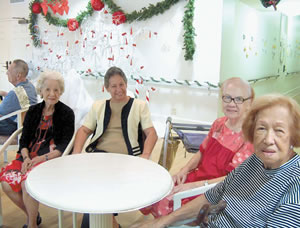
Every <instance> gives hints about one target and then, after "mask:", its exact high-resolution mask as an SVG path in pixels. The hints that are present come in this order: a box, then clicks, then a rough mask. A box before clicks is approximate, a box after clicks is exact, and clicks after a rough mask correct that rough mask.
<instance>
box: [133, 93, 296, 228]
mask: <svg viewBox="0 0 300 228" xmlns="http://www.w3.org/2000/svg"><path fill="white" fill-rule="evenodd" d="M243 132H244V135H245V138H246V139H247V140H249V141H250V142H252V143H253V145H254V149H255V152H254V154H253V155H252V156H251V157H250V158H248V159H247V160H246V161H245V162H244V163H243V164H241V165H240V166H239V167H238V168H236V169H235V170H233V171H232V172H231V173H230V174H229V175H228V176H227V177H226V179H225V180H224V181H223V182H221V183H219V184H218V185H217V186H215V187H214V188H213V189H211V190H209V191H207V192H206V193H205V194H204V195H202V196H200V197H198V198H196V199H195V200H192V201H191V202H190V203H188V204H186V205H184V206H183V207H182V208H180V209H179V210H176V211H175V212H173V213H171V214H170V215H168V216H165V217H161V218H160V219H157V220H154V221H151V222H148V223H146V224H136V225H134V226H132V228H134V227H139V228H146V227H147V228H148V227H155V228H162V227H167V226H168V225H170V224H172V223H174V222H176V221H179V220H184V219H188V218H193V217H196V215H197V214H198V212H199V210H200V208H201V207H202V206H203V205H204V204H217V203H219V202H220V201H221V200H224V201H226V202H227V207H226V208H225V210H224V211H223V212H221V213H219V214H218V215H216V216H213V217H210V218H209V220H208V226H209V227H299V224H300V197H299V196H300V156H299V155H297V154H296V153H295V151H294V150H293V148H294V147H299V146H300V107H299V105H298V104H297V103H296V102H295V101H294V100H292V99H291V98H288V97H285V96H282V95H266V96H262V97H260V98H257V99H256V100H255V101H254V103H253V105H252V109H251V111H250V112H249V114H248V115H247V117H246V119H245V122H244V124H243Z"/></svg>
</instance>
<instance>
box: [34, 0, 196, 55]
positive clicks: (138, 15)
mask: <svg viewBox="0 0 300 228" xmlns="http://www.w3.org/2000/svg"><path fill="white" fill-rule="evenodd" d="M179 1H180V0H164V1H162V2H158V3H156V5H153V4H150V5H149V6H148V7H147V8H145V7H144V8H142V9H141V10H140V11H136V10H135V11H133V12H132V13H125V16H126V22H128V23H132V22H134V21H143V20H147V19H149V18H152V17H153V16H155V15H158V14H163V13H164V12H165V11H166V10H168V9H170V8H171V6H173V5H175V4H176V3H177V2H179ZM35 2H40V0H33V1H32V2H31V3H30V4H29V10H30V12H31V13H30V15H29V23H30V24H29V29H30V34H31V36H32V39H33V44H34V46H35V47H39V46H41V44H40V40H39V32H38V29H37V28H35V27H34V26H35V25H36V24H37V15H36V14H34V13H32V4H33V3H35ZM102 2H103V3H104V4H105V5H106V6H107V7H108V8H109V9H110V11H111V13H114V12H117V11H122V12H123V10H122V9H121V8H120V7H119V6H117V5H116V4H115V3H114V2H113V0H102ZM185 8H186V10H185V14H184V19H183V24H184V30H185V32H184V49H185V51H186V53H185V55H184V57H185V60H193V55H194V53H195V43H194V36H195V32H194V30H195V29H194V27H193V16H194V0H188V3H187V5H186V6H185ZM93 12H94V10H93V8H92V6H91V3H90V2H89V3H88V5H87V7H86V10H85V11H82V12H80V14H79V15H77V17H76V20H77V21H78V24H79V25H80V24H81V22H82V21H83V19H84V18H86V17H87V16H91V15H92V14H93ZM42 15H43V16H44V18H45V20H46V21H47V22H48V23H49V24H51V25H55V26H63V27H67V22H68V20H67V19H60V18H58V17H55V16H53V15H52V14H51V13H47V15H44V14H43V12H42Z"/></svg>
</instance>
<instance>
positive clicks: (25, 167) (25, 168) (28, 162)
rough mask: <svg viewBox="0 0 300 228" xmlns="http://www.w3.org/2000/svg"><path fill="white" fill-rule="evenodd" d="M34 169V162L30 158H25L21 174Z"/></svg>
mask: <svg viewBox="0 0 300 228" xmlns="http://www.w3.org/2000/svg"><path fill="white" fill-rule="evenodd" d="M31 167H32V160H31V159H30V158H28V157H27V158H25V160H24V161H23V164H22V168H21V172H22V174H25V173H26V172H27V171H28V170H29V169H30V168H31Z"/></svg>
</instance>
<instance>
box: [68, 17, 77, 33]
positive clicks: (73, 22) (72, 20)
mask: <svg viewBox="0 0 300 228" xmlns="http://www.w3.org/2000/svg"><path fill="white" fill-rule="evenodd" d="M67 25H68V28H69V30H70V31H75V30H76V29H78V27H79V23H78V21H77V20H76V19H75V18H70V19H69V20H68V23H67Z"/></svg>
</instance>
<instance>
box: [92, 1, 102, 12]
mask: <svg viewBox="0 0 300 228" xmlns="http://www.w3.org/2000/svg"><path fill="white" fill-rule="evenodd" d="M91 5H92V8H93V9H94V10H96V11H100V10H102V9H103V7H104V4H103V2H101V0H91Z"/></svg>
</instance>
